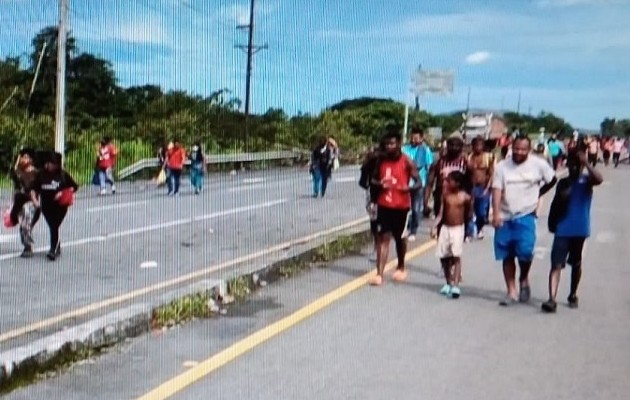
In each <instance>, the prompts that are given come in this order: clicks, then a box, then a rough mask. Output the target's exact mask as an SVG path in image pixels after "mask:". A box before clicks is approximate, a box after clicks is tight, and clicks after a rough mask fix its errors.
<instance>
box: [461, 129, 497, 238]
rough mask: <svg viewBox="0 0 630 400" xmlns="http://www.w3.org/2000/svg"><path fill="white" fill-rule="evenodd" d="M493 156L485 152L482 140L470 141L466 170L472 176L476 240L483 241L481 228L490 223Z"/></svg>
mask: <svg viewBox="0 0 630 400" xmlns="http://www.w3.org/2000/svg"><path fill="white" fill-rule="evenodd" d="M494 164H495V160H494V155H493V154H492V153H490V152H487V151H485V145H484V140H483V138H482V137H479V136H478V137H476V138H474V139H473V141H472V153H471V154H470V155H469V156H468V168H469V169H470V171H471V175H472V184H473V189H472V196H473V199H474V211H475V213H474V216H475V218H474V221H475V224H476V229H477V238H478V239H483V238H484V233H483V228H484V227H485V226H486V224H488V223H489V222H490V221H489V220H488V219H489V217H488V215H489V213H490V192H491V191H492V176H493V175H494Z"/></svg>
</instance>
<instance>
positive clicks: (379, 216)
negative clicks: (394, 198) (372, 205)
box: [376, 206, 411, 239]
mask: <svg viewBox="0 0 630 400" xmlns="http://www.w3.org/2000/svg"><path fill="white" fill-rule="evenodd" d="M410 215H411V213H410V212H409V209H405V210H400V209H396V208H388V207H381V206H378V209H377V211H376V223H377V225H376V228H377V231H378V233H379V234H383V233H391V234H392V236H393V237H394V238H396V239H400V238H402V237H403V236H405V233H406V230H407V224H408V223H409V216H410Z"/></svg>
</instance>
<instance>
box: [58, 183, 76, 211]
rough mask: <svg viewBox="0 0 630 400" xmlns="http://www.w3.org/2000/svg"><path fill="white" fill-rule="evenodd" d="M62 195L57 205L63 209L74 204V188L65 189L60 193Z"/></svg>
mask: <svg viewBox="0 0 630 400" xmlns="http://www.w3.org/2000/svg"><path fill="white" fill-rule="evenodd" d="M59 193H60V194H61V195H60V196H59V198H58V199H57V203H59V205H60V206H63V207H70V206H71V205H73V204H74V190H72V188H67V189H63V190H62V191H61V192H59Z"/></svg>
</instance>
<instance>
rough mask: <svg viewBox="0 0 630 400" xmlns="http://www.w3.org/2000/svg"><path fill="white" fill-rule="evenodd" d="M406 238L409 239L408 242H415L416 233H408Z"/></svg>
mask: <svg viewBox="0 0 630 400" xmlns="http://www.w3.org/2000/svg"><path fill="white" fill-rule="evenodd" d="M407 240H408V241H410V242H415V241H416V235H415V234H413V233H412V234H411V235H409V237H408V238H407Z"/></svg>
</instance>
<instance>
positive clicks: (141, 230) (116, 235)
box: [0, 199, 287, 261]
mask: <svg viewBox="0 0 630 400" xmlns="http://www.w3.org/2000/svg"><path fill="white" fill-rule="evenodd" d="M286 202H287V199H280V200H274V201H269V202H266V203H260V204H254V205H250V206H244V207H236V208H231V209H229V210H223V211H217V212H214V213H211V214H205V215H200V216H196V217H191V218H182V219H177V220H174V221H170V222H164V223H161V224H154V225H148V226H143V227H140V228H136V229H128V230H126V231H121V232H115V233H112V234H109V235H101V236H94V237H88V238H83V239H79V240H73V241H70V242H62V246H63V247H64V248H65V247H74V246H81V245H85V244H89V243H95V242H103V241H106V240H109V239H117V238H121V237H126V236H134V235H137V234H140V233H146V232H151V231H156V230H160V229H165V228H171V227H174V226H179V225H185V224H190V223H191V222H199V221H204V220H207V219H212V218H218V217H224V216H227V215H233V214H238V213H242V212H248V211H253V210H258V209H261V208H268V207H273V206H277V205H280V204H283V203H286ZM16 237H17V235H16ZM47 249H48V247H39V248H36V249H35V251H36V252H42V251H46V250H47ZM19 255H20V253H11V254H3V255H1V256H0V261H4V260H10V259H12V258H16V257H18V256H19Z"/></svg>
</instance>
